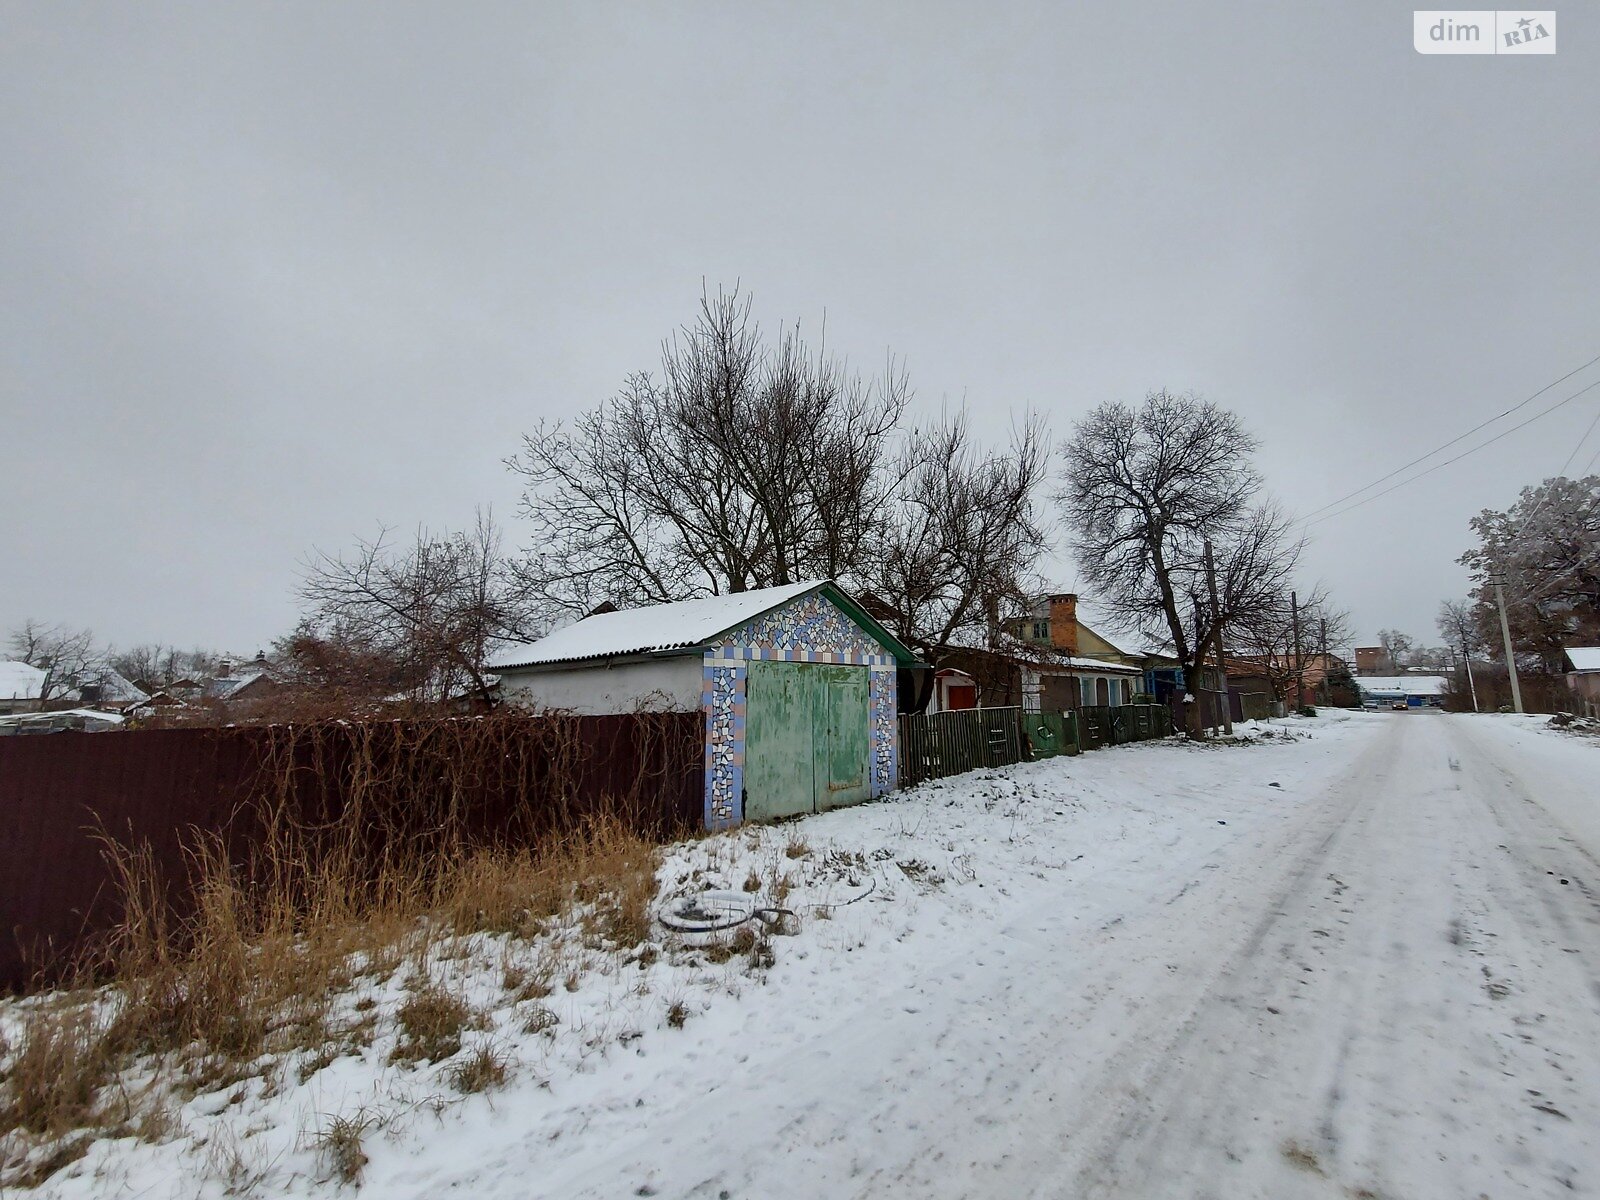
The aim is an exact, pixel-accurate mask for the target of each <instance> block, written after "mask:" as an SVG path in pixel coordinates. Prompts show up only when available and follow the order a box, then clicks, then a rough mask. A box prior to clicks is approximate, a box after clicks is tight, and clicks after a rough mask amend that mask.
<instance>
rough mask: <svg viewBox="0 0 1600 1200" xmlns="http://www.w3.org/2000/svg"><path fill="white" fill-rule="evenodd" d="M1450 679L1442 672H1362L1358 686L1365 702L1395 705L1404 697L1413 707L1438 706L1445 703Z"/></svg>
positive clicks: (1357, 682) (1358, 677)
mask: <svg viewBox="0 0 1600 1200" xmlns="http://www.w3.org/2000/svg"><path fill="white" fill-rule="evenodd" d="M1448 685H1449V681H1448V680H1447V679H1445V677H1444V676H1443V675H1360V676H1357V677H1356V687H1357V688H1359V689H1360V691H1361V703H1363V704H1365V705H1379V706H1381V705H1383V704H1393V703H1394V702H1395V701H1397V700H1404V701H1405V702H1406V705H1407V706H1408V707H1410V708H1422V707H1424V706H1426V707H1429V708H1437V707H1439V706H1440V705H1441V704H1443V703H1444V693H1445V688H1446V687H1447V686H1448Z"/></svg>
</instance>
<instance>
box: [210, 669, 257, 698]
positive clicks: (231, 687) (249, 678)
mask: <svg viewBox="0 0 1600 1200" xmlns="http://www.w3.org/2000/svg"><path fill="white" fill-rule="evenodd" d="M266 677H267V676H266V673H265V672H264V671H252V672H250V673H249V674H248V675H224V676H218V677H217V678H216V679H213V680H211V681H210V682H208V683H207V684H206V686H205V694H206V696H207V697H208V698H209V699H212V700H227V699H228V698H229V697H231V696H233V695H236V694H237V693H239V692H242V691H244V689H245V688H247V687H249V686H250V685H251V684H252V683H254V682H255V681H256V680H258V679H265V678H266Z"/></svg>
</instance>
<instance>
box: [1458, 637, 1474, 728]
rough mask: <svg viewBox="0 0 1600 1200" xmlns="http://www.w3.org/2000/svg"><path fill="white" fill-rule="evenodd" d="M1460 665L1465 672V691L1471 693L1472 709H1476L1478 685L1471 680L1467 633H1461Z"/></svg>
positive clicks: (1470, 660) (1470, 656)
mask: <svg viewBox="0 0 1600 1200" xmlns="http://www.w3.org/2000/svg"><path fill="white" fill-rule="evenodd" d="M1461 666H1462V667H1463V668H1464V669H1465V670H1466V672H1467V691H1469V692H1471V693H1472V711H1473V712H1477V711H1478V685H1477V684H1476V683H1474V682H1473V681H1472V655H1470V654H1468V653H1467V635H1466V633H1465V631H1463V632H1462V635H1461Z"/></svg>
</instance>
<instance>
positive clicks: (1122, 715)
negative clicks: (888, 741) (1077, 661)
mask: <svg viewBox="0 0 1600 1200" xmlns="http://www.w3.org/2000/svg"><path fill="white" fill-rule="evenodd" d="M1171 732H1172V711H1171V710H1170V709H1169V708H1167V706H1166V705H1164V704H1124V705H1121V706H1120V707H1110V706H1106V705H1095V706H1089V707H1084V708H1078V709H1073V710H1072V711H1070V712H1030V711H1026V710H1024V709H1021V708H971V709H964V710H961V711H958V712H942V713H907V714H906V715H904V716H902V717H901V718H900V786H901V787H910V786H912V785H913V784H918V783H922V782H923V781H924V780H928V779H942V778H944V777H945V776H947V775H959V774H961V773H962V772H963V771H973V770H976V769H977V768H979V767H1000V766H1005V765H1006V764H1008V763H1016V762H1022V761H1023V760H1024V759H1041V758H1054V757H1055V756H1056V755H1058V754H1081V753H1082V752H1083V751H1085V750H1097V749H1099V748H1100V747H1102V746H1120V745H1122V744H1124V743H1126V742H1140V741H1145V740H1147V739H1149V738H1159V737H1166V736H1167V735H1168V734H1170V733H1171Z"/></svg>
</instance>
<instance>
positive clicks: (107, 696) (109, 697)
mask: <svg viewBox="0 0 1600 1200" xmlns="http://www.w3.org/2000/svg"><path fill="white" fill-rule="evenodd" d="M96 682H97V683H99V685H100V696H101V699H102V700H104V701H105V702H106V703H108V704H123V703H129V704H140V703H142V702H144V701H146V700H148V699H150V695H149V693H148V692H146V691H145V690H144V689H143V688H141V687H140V686H139V685H138V684H136V683H134V682H133V681H132V680H131V679H129V678H128V677H127V676H126V675H123V674H122V673H120V672H118V671H113V670H111V669H110V668H109V667H108V668H106V670H105V671H103V672H102V673H101V675H100V678H99V679H98V680H97V681H96Z"/></svg>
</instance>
